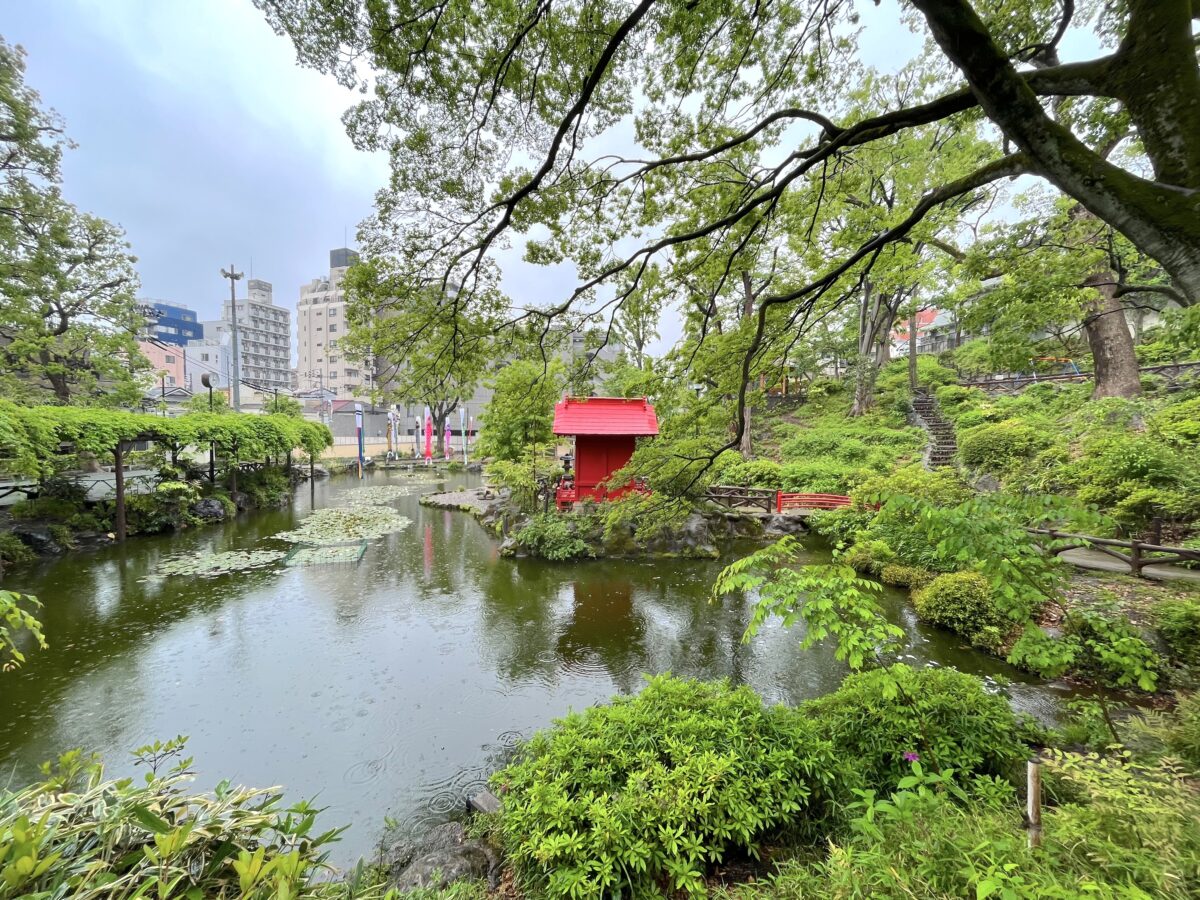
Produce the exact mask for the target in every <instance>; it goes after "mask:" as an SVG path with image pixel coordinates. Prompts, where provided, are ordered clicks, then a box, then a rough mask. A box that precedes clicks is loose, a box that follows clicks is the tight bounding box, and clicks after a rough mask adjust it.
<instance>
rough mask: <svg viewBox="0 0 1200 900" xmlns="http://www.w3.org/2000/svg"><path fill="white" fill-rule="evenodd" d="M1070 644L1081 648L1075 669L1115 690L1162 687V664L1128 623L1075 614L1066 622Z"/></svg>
mask: <svg viewBox="0 0 1200 900" xmlns="http://www.w3.org/2000/svg"><path fill="white" fill-rule="evenodd" d="M1063 626H1064V627H1063V631H1064V635H1065V638H1066V639H1067V640H1071V641H1074V642H1076V643H1077V644H1078V646H1079V650H1078V652H1077V656H1076V660H1075V669H1076V671H1078V672H1079V673H1080V674H1082V675H1084V676H1086V677H1089V678H1094V679H1096V680H1097V681H1100V682H1101V683H1102V684H1105V685H1108V686H1109V687H1115V688H1133V687H1137V688H1140V689H1142V690H1143V691H1153V690H1154V689H1155V688H1156V687H1157V686H1158V673H1159V670H1160V669H1161V668H1162V661H1161V660H1160V659H1159V657H1158V654H1157V653H1155V652H1154V649H1153V648H1152V647H1151V646H1150V645H1149V644H1147V643H1146V641H1145V639H1143V638H1142V636H1141V635H1139V634H1138V633H1137V631H1136V630H1135V629H1134V628H1133V626H1132V625H1130V624H1129V623H1128V622H1127V621H1125V620H1123V619H1110V618H1106V617H1105V616H1103V615H1101V614H1100V613H1099V612H1096V611H1094V610H1072V611H1071V612H1069V613H1067V616H1066V618H1065V619H1064V620H1063Z"/></svg>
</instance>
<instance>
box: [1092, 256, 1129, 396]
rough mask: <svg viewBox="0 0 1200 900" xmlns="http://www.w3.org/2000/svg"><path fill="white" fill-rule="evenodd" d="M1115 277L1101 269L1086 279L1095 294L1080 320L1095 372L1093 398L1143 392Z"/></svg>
mask: <svg viewBox="0 0 1200 900" xmlns="http://www.w3.org/2000/svg"><path fill="white" fill-rule="evenodd" d="M1116 280H1117V279H1116V276H1115V275H1114V274H1113V273H1112V272H1100V273H1097V274H1096V275H1094V276H1092V278H1089V279H1088V283H1089V284H1094V286H1095V288H1096V295H1097V296H1096V300H1095V302H1094V304H1092V305H1091V307H1090V308H1089V309H1087V310H1085V318H1084V320H1083V331H1084V334H1085V335H1087V342H1088V347H1089V348H1090V349H1091V351H1092V359H1093V360H1094V368H1095V372H1096V388H1095V390H1094V391H1093V392H1092V397H1093V398H1099V397H1137V396H1138V395H1139V394H1141V392H1142V381H1141V376H1140V374H1139V372H1138V362H1137V354H1136V353H1135V352H1134V349H1133V336H1132V335H1131V334H1130V333H1129V323H1128V322H1127V321H1126V319H1125V307H1124V305H1123V304H1122V303H1121V301H1120V300H1119V299H1117V297H1116Z"/></svg>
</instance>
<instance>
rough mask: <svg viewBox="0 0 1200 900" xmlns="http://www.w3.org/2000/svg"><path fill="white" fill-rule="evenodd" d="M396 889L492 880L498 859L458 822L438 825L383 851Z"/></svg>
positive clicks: (490, 849) (405, 889) (440, 886)
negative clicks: (415, 838)
mask: <svg viewBox="0 0 1200 900" xmlns="http://www.w3.org/2000/svg"><path fill="white" fill-rule="evenodd" d="M386 861H387V865H388V871H389V873H390V876H391V878H390V880H391V883H392V886H393V887H395V888H396V889H397V890H399V891H401V892H404V891H411V890H415V889H417V888H444V887H446V886H447V885H449V884H451V883H453V882H455V881H463V880H465V879H468V878H489V879H492V880H494V879H495V875H496V872H497V869H498V868H499V859H498V858H497V856H496V854H495V852H494V851H493V850H492V848H491V847H489V846H488V845H487V844H486V843H485V842H483V841H480V840H475V839H473V838H468V837H467V834H466V831H464V830H463V827H462V825H460V824H459V823H458V822H447V823H446V824H444V825H439V826H437V827H436V828H434V829H433V830H432V831H430V832H429V833H428V834H426V835H425V836H424V837H423V838H421V839H420V840H418V841H400V842H398V843H396V844H394V845H392V847H391V848H389V850H388V852H387V854H386Z"/></svg>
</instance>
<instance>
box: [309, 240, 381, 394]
mask: <svg viewBox="0 0 1200 900" xmlns="http://www.w3.org/2000/svg"><path fill="white" fill-rule="evenodd" d="M356 262H358V254H357V253H356V252H354V251H353V250H350V249H349V248H347V247H339V248H338V249H336V250H330V251H329V274H328V275H326V276H322V277H319V278H314V279H313V280H312V281H310V282H309V283H308V284H305V285H302V286H301V287H300V300H299V302H298V303H297V306H296V333H297V335H298V345H299V346H298V348H297V349H298V353H299V365H298V366H297V367H296V373H297V381H298V383H299V389H300V390H301V391H319V390H328V391H332V392H333V393H334V395H335V396H336V398H337V399H339V400H349V399H351V398H353V397H354V396H355V390H356V389H358V388H361V387H363V386H364V385H365V384H368V383H369V381H370V378H371V372H370V369H369V367H368V366H367V365H364V364H363V363H361V362H360V361H357V360H354V361H352V360H348V359H347V358H346V355H345V354H344V353H343V352H342V351H341V348H340V347H339V342H340V341H341V339H342V338H343V337H345V335H346V331H347V330H348V326H347V324H346V294H345V291H344V290H343V289H342V279H343V278H344V277H345V275H346V270H347V269H349V268H350V266H352V265H354V263H356Z"/></svg>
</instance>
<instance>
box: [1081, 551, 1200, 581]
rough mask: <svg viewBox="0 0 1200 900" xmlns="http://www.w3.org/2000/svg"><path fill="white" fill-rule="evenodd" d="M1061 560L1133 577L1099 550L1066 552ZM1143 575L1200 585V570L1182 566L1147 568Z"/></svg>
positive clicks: (1087, 567) (1127, 567)
mask: <svg viewBox="0 0 1200 900" xmlns="http://www.w3.org/2000/svg"><path fill="white" fill-rule="evenodd" d="M1058 556H1059V558H1060V559H1063V560H1066V561H1067V562H1069V563H1070V564H1071V565H1073V566H1078V567H1079V568H1081V569H1095V570H1097V571H1100V572H1119V573H1121V574H1122V575H1131V574H1132V573H1131V572H1130V571H1129V566H1128V565H1126V564H1125V563H1123V562H1121V560H1119V559H1116V558H1115V557H1112V556H1109V555H1108V554H1107V553H1101V552H1100V551H1099V550H1090V549H1087V548H1080V549H1078V550H1065V551H1063V552H1062V553H1060V554H1058ZM1142 574H1143V575H1144V576H1145V577H1146V578H1154V579H1157V580H1159V581H1172V580H1174V581H1192V582H1196V583H1200V569H1185V568H1183V567H1181V566H1172V565H1165V566H1153V565H1151V566H1146V567H1145V568H1144V569H1142Z"/></svg>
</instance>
